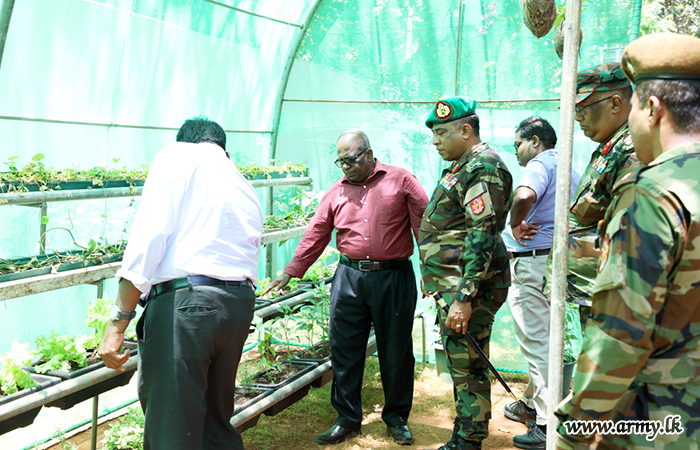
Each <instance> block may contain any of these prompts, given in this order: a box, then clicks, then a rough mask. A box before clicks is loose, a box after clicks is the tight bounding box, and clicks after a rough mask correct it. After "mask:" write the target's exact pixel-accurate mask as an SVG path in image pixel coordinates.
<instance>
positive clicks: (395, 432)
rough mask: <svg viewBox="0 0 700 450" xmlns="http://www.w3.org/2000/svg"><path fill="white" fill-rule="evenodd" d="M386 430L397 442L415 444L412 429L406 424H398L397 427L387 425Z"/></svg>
mask: <svg viewBox="0 0 700 450" xmlns="http://www.w3.org/2000/svg"><path fill="white" fill-rule="evenodd" d="M386 432H387V433H389V435H390V436H391V437H393V438H394V442H396V443H397V444H400V445H411V444H413V433H411V430H409V429H408V427H407V426H406V425H397V426H395V427H392V426H390V425H387V427H386Z"/></svg>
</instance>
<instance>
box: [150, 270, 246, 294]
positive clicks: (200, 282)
mask: <svg viewBox="0 0 700 450" xmlns="http://www.w3.org/2000/svg"><path fill="white" fill-rule="evenodd" d="M190 285H192V286H227V287H229V286H235V287H241V286H244V287H249V288H251V289H252V288H253V283H251V282H250V280H243V281H224V280H219V279H217V278H211V277H208V276H205V275H189V276H186V277H180V278H175V279H173V280H170V281H166V282H164V283H159V284H156V285H155V286H153V287H152V288H151V292H150V294H149V295H148V298H153V297H155V296H156V295H160V294H163V293H165V292H168V291H174V290H175V289H182V288H186V287H189V286H190Z"/></svg>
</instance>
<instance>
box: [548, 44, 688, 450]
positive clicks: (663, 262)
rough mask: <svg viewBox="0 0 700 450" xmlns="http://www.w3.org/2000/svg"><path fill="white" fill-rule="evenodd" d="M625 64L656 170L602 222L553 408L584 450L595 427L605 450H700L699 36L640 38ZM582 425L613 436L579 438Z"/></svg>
mask: <svg viewBox="0 0 700 450" xmlns="http://www.w3.org/2000/svg"><path fill="white" fill-rule="evenodd" d="M622 67H623V69H624V71H625V73H626V74H627V76H628V77H629V78H630V80H631V81H632V82H633V83H635V84H636V89H635V93H634V97H633V100H632V111H631V113H630V116H629V123H630V130H631V133H632V138H633V140H634V144H635V148H636V151H637V155H638V157H639V159H640V161H642V162H644V163H647V164H648V166H646V167H644V168H638V170H636V171H634V172H632V173H630V174H629V175H627V176H626V177H625V178H624V179H623V180H621V181H620V182H619V183H617V184H616V186H615V190H614V196H615V199H614V200H613V203H612V205H611V207H610V208H609V210H608V212H607V213H606V215H605V220H604V222H602V223H601V226H600V230H601V233H600V239H601V246H600V247H601V250H600V260H599V264H598V276H597V278H596V281H595V284H594V286H593V307H592V314H593V315H592V317H591V318H590V319H589V321H588V326H587V328H586V332H585V339H584V343H583V349H582V351H581V355H580V357H579V360H578V364H577V366H576V377H575V379H574V389H573V392H572V393H571V395H569V397H567V398H566V399H565V400H564V402H562V404H561V405H559V409H558V410H557V412H556V415H557V416H558V418H559V421H560V423H559V427H558V429H557V431H558V433H559V438H558V441H557V446H558V448H562V449H570V448H577V447H584V448H587V447H588V444H589V443H591V442H592V441H593V439H594V437H593V435H592V433H591V432H592V431H597V432H598V433H600V434H601V435H602V436H601V440H600V442H599V444H598V448H599V449H600V448H615V449H618V448H619V449H622V448H625V449H631V448H634V449H666V450H668V449H683V450H692V449H698V447H699V445H700V444H699V443H700V282H699V280H700V182H698V174H699V173H700V40H699V39H697V38H694V37H690V36H685V35H680V34H672V33H665V34H652V35H647V36H643V37H641V38H639V39H637V40H635V41H634V42H632V43H631V44H630V45H629V46H628V47H627V48H626V49H625V51H624V53H623V56H622ZM574 420H584V421H609V422H607V424H606V426H610V427H613V428H612V429H606V428H603V429H600V428H599V429H598V430H591V429H588V430H585V429H579V430H575V429H574V428H572V427H571V425H572V423H573V422H572V421H574ZM635 420H636V421H637V422H636V423H635V422H631V423H630V422H623V421H635ZM650 421H654V422H650ZM586 423H587V424H589V425H590V424H592V423H594V422H586ZM567 424H568V425H567ZM631 424H635V428H631V427H630V425H631Z"/></svg>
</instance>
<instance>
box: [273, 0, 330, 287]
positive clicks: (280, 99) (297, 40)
mask: <svg viewBox="0 0 700 450" xmlns="http://www.w3.org/2000/svg"><path fill="white" fill-rule="evenodd" d="M321 1H322V0H314V3H313V5H312V6H311V8H309V13H308V14H307V15H306V17H305V18H304V24H303V25H302V26H301V28H300V29H298V30H296V35H295V36H294V44H293V45H292V46H291V47H290V48H291V49H293V50H290V52H289V54H288V55H287V61H286V62H285V63H284V70H283V71H282V78H281V79H280V86H279V89H278V91H277V101H276V102H275V112H274V115H273V116H272V136H271V137H270V150H269V160H270V161H273V160H275V159H276V158H277V137H278V136H279V128H280V121H281V118H282V104H283V103H284V94H285V92H286V91H287V85H288V84H289V76H290V74H291V73H292V67H293V66H294V60H295V59H296V56H297V53H298V52H299V48H300V47H301V42H302V40H303V39H304V35H305V34H306V30H308V28H309V25H310V24H311V21H312V19H313V17H314V16H315V15H316V11H318V7H319V6H320V5H321ZM273 194H274V192H273V189H272V188H270V189H269V190H268V193H267V215H272V214H273V213H274V207H275V205H274V195H273ZM274 250H275V249H274V248H272V247H267V248H266V249H265V276H268V277H272V266H273V263H274V261H273V259H274Z"/></svg>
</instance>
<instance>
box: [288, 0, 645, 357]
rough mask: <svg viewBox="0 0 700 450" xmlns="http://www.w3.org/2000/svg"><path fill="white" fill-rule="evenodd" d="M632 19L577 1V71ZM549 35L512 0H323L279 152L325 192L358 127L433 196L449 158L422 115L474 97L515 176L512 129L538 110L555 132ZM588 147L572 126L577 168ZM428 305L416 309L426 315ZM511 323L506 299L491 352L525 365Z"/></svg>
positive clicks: (557, 78)
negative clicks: (441, 102) (347, 137)
mask: <svg viewBox="0 0 700 450" xmlns="http://www.w3.org/2000/svg"><path fill="white" fill-rule="evenodd" d="M460 6H461V13H460ZM631 17H632V4H631V2H611V1H602V0H593V1H587V2H585V3H584V9H583V12H582V25H581V27H582V30H583V35H584V40H583V44H582V47H581V52H580V59H579V68H580V69H583V68H587V67H590V66H595V65H597V64H601V63H603V62H612V61H615V60H617V61H619V58H620V57H621V52H622V49H623V48H624V46H625V45H626V43H627V42H629V37H630V23H631ZM460 18H461V22H460ZM552 35H553V31H552V32H550V33H549V34H548V35H547V36H545V37H543V38H540V39H537V38H535V37H534V36H533V35H532V33H531V32H530V31H529V30H528V29H527V28H526V26H525V25H524V24H523V20H522V14H521V12H520V6H519V2H518V1H514V0H497V1H488V0H487V1H477V0H464V1H463V2H460V1H458V0H452V1H419V0H409V1H392V0H386V1H353V2H346V1H333V0H326V1H323V2H322V3H321V5H320V7H319V9H318V11H317V12H316V14H315V16H314V18H313V21H312V22H311V25H310V27H309V29H308V30H307V32H306V35H305V36H304V39H303V42H302V44H301V47H300V49H299V52H298V53H297V55H296V61H295V63H294V67H293V69H292V73H291V77H290V80H289V84H288V86H287V89H286V92H285V97H284V103H283V110H282V120H281V123H280V132H279V140H278V142H277V154H276V157H277V158H278V159H280V160H286V159H291V160H296V159H301V160H302V161H304V162H305V163H306V164H308V165H309V166H310V168H311V174H312V177H313V179H314V187H315V188H316V189H319V188H322V189H327V188H328V186H330V184H332V183H333V182H334V181H336V180H337V179H338V178H339V177H340V176H342V172H341V171H340V169H338V168H336V167H335V166H334V165H333V164H332V162H333V160H334V159H335V158H336V150H335V142H336V139H337V137H338V136H339V135H340V134H341V133H342V132H343V131H344V130H346V129H349V128H360V129H362V130H363V131H365V132H366V133H367V135H368V136H369V139H370V142H371V144H372V148H373V150H374V153H375V156H376V157H377V158H378V159H379V160H380V161H382V162H384V163H389V164H393V165H396V166H400V167H403V168H405V169H407V170H409V171H411V172H413V173H414V174H416V176H417V177H418V179H419V180H420V182H421V183H422V184H423V186H424V187H425V190H426V192H427V194H428V195H430V194H431V193H432V191H433V189H434V187H435V185H436V183H437V178H438V176H439V174H440V172H441V169H442V168H444V167H445V166H446V165H445V162H443V161H442V159H441V158H440V156H439V155H438V154H437V152H436V151H435V149H434V147H433V146H432V145H431V139H432V137H431V132H430V130H429V129H428V128H426V127H425V125H424V123H423V122H424V120H425V118H426V116H427V115H428V113H429V111H430V109H431V108H432V105H433V104H434V102H435V101H437V100H438V99H440V98H443V97H447V96H453V95H466V96H470V97H473V98H475V99H476V100H477V101H479V105H478V107H477V113H478V114H479V117H480V119H481V137H482V140H484V141H486V142H488V143H489V144H490V145H491V146H492V147H494V148H495V149H496V150H497V151H498V152H499V153H500V154H501V156H502V157H503V159H504V160H505V162H506V164H507V165H508V167H509V169H510V170H511V172H512V174H513V177H514V180H516V181H517V180H518V179H519V178H520V176H521V174H522V168H521V167H519V166H518V164H517V162H516V160H515V155H514V154H513V150H512V143H513V139H514V130H515V127H516V125H517V124H518V123H519V122H520V121H521V120H523V119H525V118H526V117H528V116H531V115H539V116H542V117H544V118H545V119H547V120H549V121H550V122H551V123H552V126H554V128H555V129H558V128H559V109H558V107H559V102H558V100H556V101H552V100H553V99H558V98H559V92H560V89H561V75H562V73H561V72H562V66H561V60H560V59H559V57H558V56H557V55H556V53H555V50H554V46H553V43H552ZM458 49H459V51H458ZM595 146H596V144H594V143H593V142H591V141H590V140H589V139H588V138H586V137H585V136H583V135H582V134H581V133H580V132H579V131H578V130H577V132H576V133H575V136H574V149H575V150H574V155H573V168H574V170H577V171H579V172H582V171H583V169H584V168H585V166H586V164H588V159H589V156H590V153H591V150H592V149H594V148H595ZM288 257H289V255H285V258H288ZM414 258H415V256H414ZM430 303H431V302H430V301H422V302H421V303H419V309H420V310H423V311H425V312H426V314H428V315H430V314H433V316H432V317H434V309H433V307H431V304H430ZM511 322H512V318H511V316H510V311H509V309H508V307H507V305H505V306H504V307H503V308H501V310H500V311H499V313H498V315H497V317H496V323H495V325H494V331H493V339H492V344H491V355H492V358H493V360H494V363H495V364H496V366H497V367H499V368H501V369H505V370H513V371H523V370H526V368H527V365H526V364H525V362H524V360H523V359H522V356H521V354H520V350H519V346H518V344H517V342H516V341H515V339H514V337H513V333H512V323H511ZM428 323H429V325H431V324H432V323H431V322H430V320H429V321H428ZM434 336H436V334H434V332H433V334H431V339H432V338H433V337H434ZM414 343H415V344H416V346H418V344H419V343H420V342H419V341H416V340H415V339H414ZM416 355H417V356H418V355H421V349H419V348H418V347H416Z"/></svg>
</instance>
